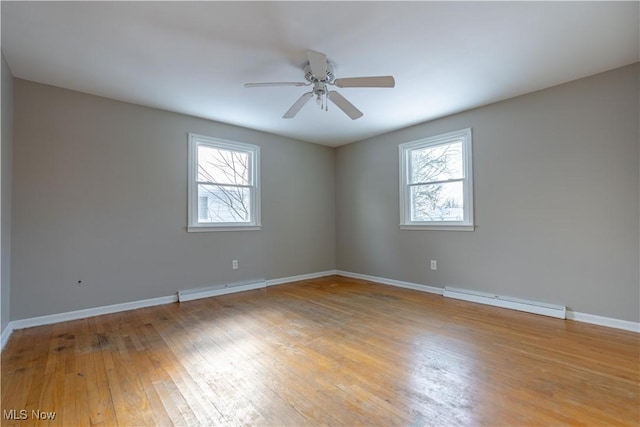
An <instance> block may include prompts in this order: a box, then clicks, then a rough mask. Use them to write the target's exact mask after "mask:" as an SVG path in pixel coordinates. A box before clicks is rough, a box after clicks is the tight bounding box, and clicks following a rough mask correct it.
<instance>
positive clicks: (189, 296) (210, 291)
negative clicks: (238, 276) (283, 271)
mask: <svg viewBox="0 0 640 427" xmlns="http://www.w3.org/2000/svg"><path fill="white" fill-rule="evenodd" d="M266 287H267V282H266V281H264V280H260V281H257V282H251V283H240V284H230V285H223V286H221V287H216V288H201V289H191V290H186V291H179V292H178V301H179V302H186V301H193V300H196V299H201V298H209V297H217V296H220V295H227V294H234V293H236V292H244V291H253V290H255V289H263V288H266Z"/></svg>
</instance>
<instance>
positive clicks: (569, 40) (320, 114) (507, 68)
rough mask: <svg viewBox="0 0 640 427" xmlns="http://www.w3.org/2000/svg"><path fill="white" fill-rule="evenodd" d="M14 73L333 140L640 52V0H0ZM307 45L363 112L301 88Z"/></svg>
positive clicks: (554, 80) (542, 84)
mask: <svg viewBox="0 0 640 427" xmlns="http://www.w3.org/2000/svg"><path fill="white" fill-rule="evenodd" d="M1 12H2V39H1V42H2V50H3V52H4V54H5V57H6V59H7V62H8V64H9V67H10V68H11V71H12V73H13V75H14V76H15V77H19V78H23V79H27V80H33V81H36V82H42V83H46V84H50V85H54V86H60V87H64V88H68V89H73V90H77V91H81V92H86V93H90V94H95V95H101V96H105V97H109V98H114V99H119V100H123V101H129V102H133V103H137V104H142V105H147V106H151V107H157V108H162V109H166V110H170V111H175V112H179V113H184V114H189V115H193V116H198V117H204V118H208V119H213V120H217V121H221V122H226V123H231V124H235V125H240V126H244V127H248V128H253V129H258V130H262V131H267V132H271V133H275V134H280V135H285V136H289V137H292V138H296V139H299V140H304V141H310V142H315V143H320V144H324V145H328V146H339V145H343V144H346V143H349V142H353V141H357V140H361V139H364V138H368V137H371V136H374V135H378V134H382V133H385V132H389V131H392V130H395V129H399V128H402V127H406V126H408V125H412V124H416V123H420V122H424V121H427V120H432V119H435V118H438V117H442V116H445V115H449V114H452V113H456V112H459V111H463V110H467V109H470V108H473V107H477V106H481V105H486V104H488V103H491V102H495V101H498V100H502V99H507V98H510V97H513V96H517V95H521V94H524V93H528V92H532V91H535V90H539V89H543V88H546V87H549V86H553V85H557V84H560V83H563V82H567V81H570V80H574V79H578V78H581V77H585V76H588V75H592V74H595V73H598V72H602V71H606V70H609V69H613V68H616V67H620V66H624V65H627V64H631V63H634V62H637V61H639V60H640V55H639V49H640V35H639V31H638V27H639V21H640V12H639V3H638V2H608V1H607V2H469V3H467V2H188V3H187V2H60V3H58V2H15V3H14V2H7V1H2V11H1ZM307 49H312V50H317V51H320V52H324V53H326V54H327V55H328V56H329V58H330V59H331V60H333V61H334V62H335V63H336V64H337V70H336V73H335V74H336V76H337V77H353V76H369V75H388V74H390V75H393V76H395V79H396V87H395V88H393V89H379V88H368V89H362V88H358V89H355V88H344V89H339V91H340V92H341V93H342V94H343V95H344V96H345V97H346V98H348V99H349V100H350V101H351V102H352V103H353V104H354V105H356V107H358V108H359V109H360V110H362V111H363V112H364V117H362V118H361V119H358V120H355V121H352V120H350V119H349V118H348V117H347V116H346V115H344V114H343V113H342V112H341V111H340V110H338V109H337V108H336V107H335V106H334V107H333V108H331V107H332V106H331V105H330V107H329V111H328V112H324V111H321V110H320V109H319V108H318V107H317V106H316V105H315V103H314V102H309V103H308V104H307V105H306V106H305V107H304V108H303V109H302V111H301V112H300V113H299V114H298V116H296V117H295V118H294V119H290V120H286V119H282V118H281V117H282V115H283V114H284V112H285V111H287V109H288V108H289V107H290V106H291V104H293V102H294V101H295V100H296V99H298V97H299V96H300V95H302V93H304V92H305V91H307V90H308V89H307V88H303V87H277V88H252V89H247V88H244V87H243V83H245V82H263V81H304V76H303V72H302V66H303V64H304V62H305V61H306V55H305V51H306V50H307Z"/></svg>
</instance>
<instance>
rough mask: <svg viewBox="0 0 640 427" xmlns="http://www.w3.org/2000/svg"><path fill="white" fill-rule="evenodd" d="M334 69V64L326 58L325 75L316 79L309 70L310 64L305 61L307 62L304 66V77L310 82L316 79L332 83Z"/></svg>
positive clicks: (316, 80)
mask: <svg viewBox="0 0 640 427" xmlns="http://www.w3.org/2000/svg"><path fill="white" fill-rule="evenodd" d="M335 70H336V66H335V64H334V63H332V62H331V61H329V60H327V75H326V77H325V78H324V79H318V78H317V77H316V76H314V75H313V73H312V72H311V66H310V65H309V63H308V62H307V64H306V65H305V66H304V78H305V79H306V80H307V81H308V82H310V83H315V82H318V81H322V82H325V83H333V80H334V79H335V74H334V73H335Z"/></svg>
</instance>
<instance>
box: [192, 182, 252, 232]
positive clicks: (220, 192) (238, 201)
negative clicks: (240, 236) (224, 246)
mask: <svg viewBox="0 0 640 427" xmlns="http://www.w3.org/2000/svg"><path fill="white" fill-rule="evenodd" d="M250 193H251V191H250V190H249V189H248V188H246V187H229V186H220V185H209V184H198V222H199V223H207V222H213V223H217V222H250V215H249V212H250V211H251V209H250V203H251V202H250Z"/></svg>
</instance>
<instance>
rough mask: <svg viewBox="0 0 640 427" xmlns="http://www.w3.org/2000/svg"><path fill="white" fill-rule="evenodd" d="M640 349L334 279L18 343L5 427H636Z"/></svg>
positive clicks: (5, 360)
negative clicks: (315, 426)
mask: <svg viewBox="0 0 640 427" xmlns="http://www.w3.org/2000/svg"><path fill="white" fill-rule="evenodd" d="M639 351H640V338H639V335H638V334H636V333H632V332H624V331H618V330H615V329H608V328H602V327H596V326H592V325H588V324H582V323H577V322H571V321H563V320H558V319H552V318H547V317H543V316H537V315H532V314H526V313H519V312H515V311H510V310H504V309H499V308H495V307H488V306H482V305H477V304H472V303H467V302H464V301H457V300H453V299H447V298H443V297H441V296H437V295H431V294H426V293H421V292H416V291H411V290H405V289H399V288H394V287H389V286H385V285H379V284H374V283H370V282H366V281H361V280H354V279H347V278H343V277H326V278H322V279H317V280H308V281H304V282H298V283H294V284H287V285H281V286H276V287H271V288H268V289H265V290H258V291H250V292H244V293H240V294H233V295H226V296H221V297H216V298H208V299H204V300H198V301H191V302H186V303H180V304H178V303H176V304H169V305H163V306H157V307H151V308H145V309H140V310H135V311H129V312H123V313H117V314H111V315H105V316H99V317H93V318H88V319H83V320H76V321H72V322H65V323H60V324H56V325H50V326H42V327H37V328H31V329H24V330H19V331H16V332H15V333H14V334H13V336H12V337H11V339H10V341H9V342H8V343H7V345H6V347H5V350H4V351H3V352H2V410H3V420H2V425H3V426H4V425H7V426H11V425H19V426H27V425H45V424H46V425H60V426H76V425H77V426H89V425H92V426H93V425H102V426H113V425H120V426H136V425H188V426H192V425H193V426H195V425H233V426H235V425H296V426H297V425H350V426H352V425H372V426H373V425H376V426H377V425H381V426H382V425H383V426H390V425H403V426H409V425H411V426H414V425H416V426H417V425H434V426H449V425H472V426H479V425H491V426H495V425H517V426H528V425H592V426H593V425H598V426H600V425H631V426H633V425H635V426H637V425H639V424H640V413H639V407H640V359H639V358H640V356H639ZM11 410H15V411H14V412H11ZM23 410H24V411H25V412H21V411H23ZM32 411H40V415H41V416H43V417H45V418H47V417H48V416H50V415H51V414H49V413H51V412H55V418H54V419H53V420H38V419H36V417H35V415H37V413H34V412H32ZM12 415H13V417H14V418H21V417H22V416H23V415H24V416H25V417H26V419H25V420H15V419H14V420H10V419H7V418H11V417H12Z"/></svg>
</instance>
